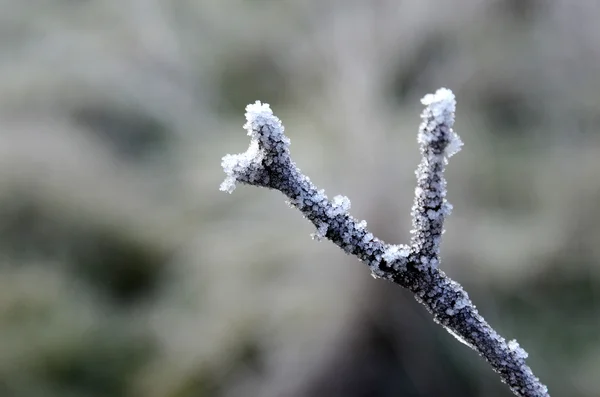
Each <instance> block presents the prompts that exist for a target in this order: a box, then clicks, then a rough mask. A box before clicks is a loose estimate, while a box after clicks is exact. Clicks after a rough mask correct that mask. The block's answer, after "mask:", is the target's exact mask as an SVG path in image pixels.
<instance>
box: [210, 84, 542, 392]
mask: <svg viewBox="0 0 600 397" xmlns="http://www.w3.org/2000/svg"><path fill="white" fill-rule="evenodd" d="M421 102H422V103H423V105H425V109H424V110H423V112H422V113H421V119H422V122H421V125H420V127H419V133H418V139H417V140H418V143H419V148H420V152H421V162H420V164H419V166H418V168H417V170H416V176H417V187H416V188H415V199H414V204H413V206H412V225H413V230H412V231H411V240H410V245H404V244H388V243H385V242H384V241H382V240H380V239H378V238H377V237H375V236H374V235H373V234H372V233H371V232H369V231H368V229H367V222H366V221H364V220H361V221H359V220H357V219H356V218H354V217H352V216H351V215H350V213H349V210H350V200H349V199H348V198H347V197H345V196H335V197H333V198H332V199H331V200H330V199H329V198H328V197H327V195H325V192H324V191H323V190H319V189H317V187H316V186H315V185H314V184H313V183H312V182H311V181H310V178H308V177H307V176H305V175H304V174H302V172H301V171H300V169H299V168H298V167H297V166H296V164H295V163H294V162H293V161H292V159H291V157H290V152H289V146H290V139H289V138H288V137H287V136H286V135H285V134H284V126H283V124H282V123H281V120H279V118H277V117H276V116H274V115H273V112H272V110H271V108H270V106H269V105H268V104H263V103H261V102H259V101H257V102H256V103H254V104H250V105H248V106H247V107H246V120H247V122H246V124H245V125H244V128H245V129H246V130H247V131H248V135H249V136H250V139H251V141H250V147H249V148H248V150H247V151H246V152H244V153H241V154H236V155H231V154H228V155H226V156H225V157H223V161H222V166H223V170H224V171H225V174H226V175H227V176H226V178H225V180H224V181H223V183H222V184H221V187H220V189H221V190H222V191H226V192H229V193H232V192H233V190H234V189H235V186H236V182H239V183H243V184H247V185H254V186H259V187H265V188H269V189H275V190H279V191H280V192H281V193H283V194H284V195H285V196H286V197H287V198H288V203H289V204H290V205H291V206H292V207H295V208H297V209H298V210H300V211H301V212H302V214H303V215H304V216H305V217H306V218H307V219H308V220H310V221H311V222H312V223H313V224H314V225H315V227H316V232H315V233H313V234H312V236H313V238H314V239H317V240H321V239H323V238H326V239H328V240H330V241H332V242H333V243H334V244H336V245H337V246H339V247H340V248H341V249H343V250H344V251H345V252H346V253H348V254H351V255H354V256H356V257H357V258H358V259H359V260H360V261H362V262H364V263H365V264H366V265H367V266H368V267H369V269H370V271H371V274H372V275H373V277H376V278H383V279H386V280H389V281H391V282H394V283H396V284H398V285H400V286H402V287H404V288H407V289H408V290H410V291H411V292H412V293H413V294H414V296H415V298H416V300H417V301H418V302H420V303H421V304H423V305H424V306H425V307H426V308H427V310H428V311H429V312H430V313H431V314H432V315H433V319H434V321H435V322H436V323H438V324H440V325H442V326H443V327H444V328H445V329H446V330H448V332H450V333H451V334H452V335H453V336H454V337H456V338H457V339H458V340H459V341H460V342H462V343H464V344H465V345H467V346H469V347H471V348H472V349H473V350H475V351H477V352H478V353H479V354H480V355H481V356H482V357H483V358H484V359H485V360H486V361H487V362H488V363H489V364H490V365H491V367H492V368H493V369H494V371H496V372H497V373H498V374H499V375H500V378H501V380H502V381H503V382H504V383H506V384H507V385H508V386H509V387H510V389H511V390H512V392H513V393H514V394H515V395H517V396H523V397H549V394H548V389H547V387H546V386H544V385H543V384H542V383H541V382H540V381H539V379H538V378H537V377H535V375H534V374H533V373H532V371H531V369H530V368H529V366H527V364H526V362H525V359H526V358H527V353H526V352H525V351H524V350H523V349H522V348H521V347H520V346H519V344H518V343H517V341H516V340H511V341H509V342H507V341H506V340H505V339H504V338H503V337H501V336H500V335H499V334H498V333H497V332H496V331H495V330H494V329H493V328H492V327H491V326H490V325H489V324H488V323H487V322H486V321H485V320H484V319H483V317H482V316H481V315H480V314H479V313H478V311H477V309H476V308H475V305H474V304H473V303H472V302H471V300H470V299H469V296H468V294H467V293H466V292H465V291H464V290H463V288H462V287H461V286H460V284H458V283H457V282H455V281H453V280H451V279H450V278H449V277H447V276H446V275H445V274H444V272H443V271H441V270H440V269H439V265H440V255H439V254H440V243H441V239H442V234H443V232H444V220H445V218H446V217H447V216H448V215H449V214H450V212H451V210H452V206H451V205H450V203H449V202H448V201H447V200H446V194H447V190H446V180H445V178H444V168H445V166H446V164H447V163H448V158H450V157H451V156H452V155H454V154H455V153H457V152H458V151H459V150H460V148H461V147H462V142H461V140H460V138H459V137H458V135H457V134H456V133H455V132H454V130H453V129H452V127H453V125H454V114H455V109H456V100H455V98H454V94H453V93H452V91H450V90H449V89H446V88H441V89H439V90H437V91H436V92H435V93H434V94H428V95H426V96H425V97H424V98H423V99H422V100H421Z"/></svg>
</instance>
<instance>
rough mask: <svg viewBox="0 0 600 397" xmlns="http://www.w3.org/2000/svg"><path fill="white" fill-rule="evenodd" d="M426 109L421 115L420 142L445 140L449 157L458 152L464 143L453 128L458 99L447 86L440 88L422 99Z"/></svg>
mask: <svg viewBox="0 0 600 397" xmlns="http://www.w3.org/2000/svg"><path fill="white" fill-rule="evenodd" d="M421 103H422V104H423V105H425V106H427V107H426V108H425V110H424V111H423V114H422V115H421V117H422V118H423V123H421V127H420V129H419V143H421V144H422V145H426V144H429V143H431V142H432V141H435V140H440V139H442V140H444V154H445V156H447V157H451V156H452V155H454V154H456V153H458V151H459V150H460V149H461V147H462V145H463V143H462V141H461V140H460V137H459V136H458V135H457V134H456V133H455V132H454V131H453V130H452V126H453V125H454V112H455V111H456V99H455V98H454V94H453V93H452V91H450V90H449V89H447V88H440V89H439V90H437V91H436V92H435V94H427V95H425V96H424V97H423V99H421Z"/></svg>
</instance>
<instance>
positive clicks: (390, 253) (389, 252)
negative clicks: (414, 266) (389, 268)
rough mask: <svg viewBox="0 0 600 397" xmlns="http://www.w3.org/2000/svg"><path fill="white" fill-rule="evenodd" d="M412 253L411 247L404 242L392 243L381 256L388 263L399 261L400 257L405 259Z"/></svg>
mask: <svg viewBox="0 0 600 397" xmlns="http://www.w3.org/2000/svg"><path fill="white" fill-rule="evenodd" d="M409 254H410V247H409V246H408V245H404V244H398V245H390V246H388V247H387V248H386V249H385V251H384V252H383V255H382V256H381V257H382V258H383V260H385V261H386V262H388V263H392V262H395V261H397V260H398V259H405V258H407V257H408V255H409Z"/></svg>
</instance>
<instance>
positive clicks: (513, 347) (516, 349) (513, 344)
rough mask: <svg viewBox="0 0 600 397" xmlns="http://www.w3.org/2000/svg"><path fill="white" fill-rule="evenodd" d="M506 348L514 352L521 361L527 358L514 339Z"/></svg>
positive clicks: (526, 354)
mask: <svg viewBox="0 0 600 397" xmlns="http://www.w3.org/2000/svg"><path fill="white" fill-rule="evenodd" d="M508 348H509V349H510V350H511V351H513V352H515V353H516V354H517V357H519V358H522V359H523V360H524V359H526V358H527V357H528V356H529V354H528V353H527V352H526V351H525V350H523V348H522V347H521V346H519V342H517V341H516V339H513V340H511V341H509V342H508Z"/></svg>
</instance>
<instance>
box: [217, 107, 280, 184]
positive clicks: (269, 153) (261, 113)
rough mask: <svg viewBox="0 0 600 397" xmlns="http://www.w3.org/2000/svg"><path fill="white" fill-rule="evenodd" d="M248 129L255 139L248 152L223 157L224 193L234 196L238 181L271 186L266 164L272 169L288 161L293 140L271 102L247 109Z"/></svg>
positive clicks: (252, 139)
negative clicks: (286, 133) (264, 166)
mask: <svg viewBox="0 0 600 397" xmlns="http://www.w3.org/2000/svg"><path fill="white" fill-rule="evenodd" d="M245 115H246V123H245V124H244V126H243V127H244V128H245V129H246V130H247V131H248V135H250V137H251V141H250V147H249V148H248V150H247V151H246V152H244V153H240V154H228V155H226V156H224V157H223V160H222V162H221V166H222V167H223V171H225V174H226V175H227V176H226V178H225V180H224V181H223V183H221V186H220V190H222V191H225V192H228V193H232V192H233V190H234V189H235V183H236V182H237V181H240V182H245V183H248V184H255V185H260V186H267V185H268V183H269V177H268V175H267V174H266V173H265V172H264V168H263V164H265V165H267V166H271V165H273V164H274V163H275V164H276V163H281V162H283V161H284V160H286V159H287V157H288V155H289V152H288V147H289V145H290V139H289V138H288V137H287V136H285V134H284V127H283V124H282V123H281V120H279V118H278V117H276V116H275V115H273V111H272V110H271V107H270V106H269V104H268V103H261V102H260V101H256V102H255V103H253V104H250V105H248V106H246V114H245Z"/></svg>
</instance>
